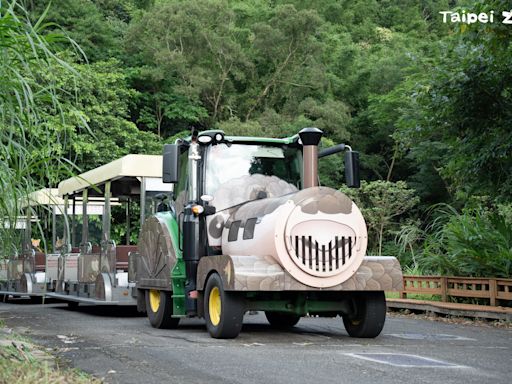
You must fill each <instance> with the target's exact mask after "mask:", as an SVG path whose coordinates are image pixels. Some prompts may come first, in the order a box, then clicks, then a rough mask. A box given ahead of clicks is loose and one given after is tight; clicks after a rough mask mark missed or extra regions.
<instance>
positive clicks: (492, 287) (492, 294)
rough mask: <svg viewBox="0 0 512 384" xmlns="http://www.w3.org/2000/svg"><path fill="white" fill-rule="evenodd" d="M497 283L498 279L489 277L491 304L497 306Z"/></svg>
mask: <svg viewBox="0 0 512 384" xmlns="http://www.w3.org/2000/svg"><path fill="white" fill-rule="evenodd" d="M497 291H498V289H497V284H496V279H489V299H490V301H491V302H490V304H491V305H492V306H493V307H495V306H496V294H497Z"/></svg>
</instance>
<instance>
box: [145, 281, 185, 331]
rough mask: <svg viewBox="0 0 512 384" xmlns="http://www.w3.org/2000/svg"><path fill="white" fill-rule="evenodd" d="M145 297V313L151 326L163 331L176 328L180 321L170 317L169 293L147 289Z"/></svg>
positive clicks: (170, 300)
mask: <svg viewBox="0 0 512 384" xmlns="http://www.w3.org/2000/svg"><path fill="white" fill-rule="evenodd" d="M145 295H146V312H147V314H148V319H149V323H150V324H151V326H153V327H154V328H164V329H174V328H176V327H177V326H178V324H179V322H180V319H179V317H172V296H171V292H167V291H160V290H156V289H148V290H146V294H145Z"/></svg>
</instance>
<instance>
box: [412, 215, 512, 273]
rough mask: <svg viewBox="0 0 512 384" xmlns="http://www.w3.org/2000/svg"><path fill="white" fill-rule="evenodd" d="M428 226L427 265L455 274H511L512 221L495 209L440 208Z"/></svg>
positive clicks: (424, 261) (425, 253)
mask: <svg viewBox="0 0 512 384" xmlns="http://www.w3.org/2000/svg"><path fill="white" fill-rule="evenodd" d="M428 230H429V235H428V236H427V238H426V241H425V248H424V252H423V256H422V258H421V262H422V264H423V265H424V266H425V268H427V269H429V270H431V271H435V272H437V273H440V274H445V275H455V276H485V277H490V276H495V277H505V278H509V277H511V276H512V224H511V223H510V222H507V221H506V219H505V217H504V216H503V215H502V214H500V213H499V212H497V211H496V210H493V211H487V210H483V209H481V208H479V209H466V210H464V211H463V212H462V213H458V212H457V211H455V210H454V209H453V208H449V209H444V210H440V211H439V212H438V217H437V219H436V220H435V221H434V222H433V224H432V226H431V227H430V228H428Z"/></svg>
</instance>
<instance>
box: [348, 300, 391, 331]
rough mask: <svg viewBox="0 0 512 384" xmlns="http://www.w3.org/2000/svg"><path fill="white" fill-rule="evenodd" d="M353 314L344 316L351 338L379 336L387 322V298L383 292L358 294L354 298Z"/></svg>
mask: <svg viewBox="0 0 512 384" xmlns="http://www.w3.org/2000/svg"><path fill="white" fill-rule="evenodd" d="M352 308H353V312H352V313H351V314H348V315H344V316H343V323H344V324H345V329H346V330H347V333H348V334H349V336H351V337H362V338H373V337H377V336H379V334H380V332H381V331H382V328H384V322H385V321H386V298H385V296H384V292H383V291H375V292H358V293H357V294H355V295H354V297H353V298H352Z"/></svg>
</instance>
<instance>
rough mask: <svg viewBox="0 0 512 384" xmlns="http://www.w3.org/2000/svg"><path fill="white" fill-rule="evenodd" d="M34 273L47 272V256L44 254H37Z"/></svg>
mask: <svg viewBox="0 0 512 384" xmlns="http://www.w3.org/2000/svg"><path fill="white" fill-rule="evenodd" d="M34 264H35V265H34V268H35V271H34V272H44V271H45V270H46V255H45V254H44V253H43V252H36V254H35V263H34Z"/></svg>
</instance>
